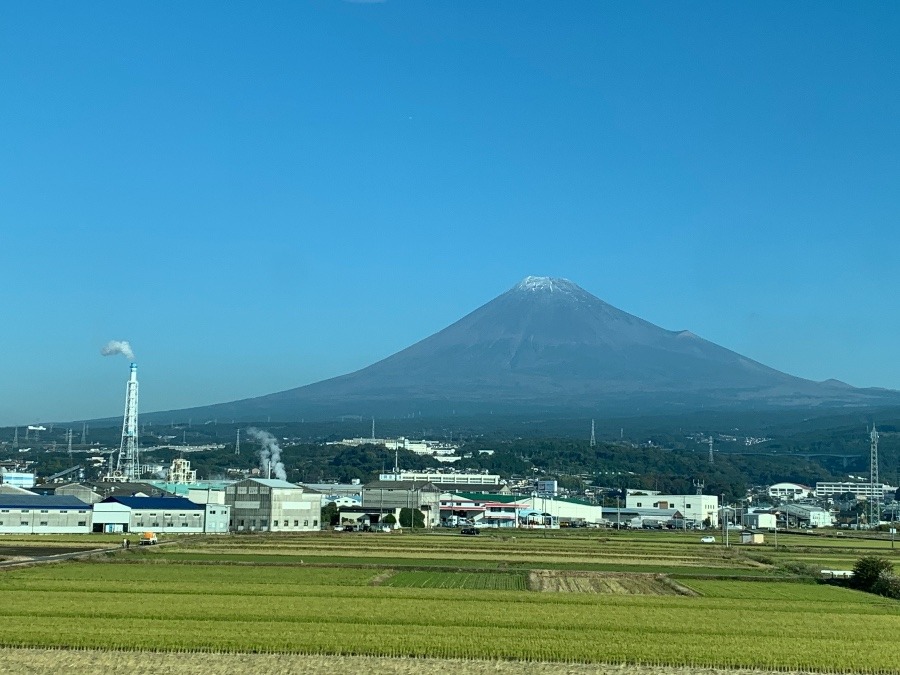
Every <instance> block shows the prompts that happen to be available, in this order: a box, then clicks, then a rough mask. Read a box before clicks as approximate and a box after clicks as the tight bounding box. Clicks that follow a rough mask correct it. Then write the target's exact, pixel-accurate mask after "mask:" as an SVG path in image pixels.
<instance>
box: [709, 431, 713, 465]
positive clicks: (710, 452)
mask: <svg viewBox="0 0 900 675" xmlns="http://www.w3.org/2000/svg"><path fill="white" fill-rule="evenodd" d="M709 463H710V464H712V463H713V437H712V434H710V435H709Z"/></svg>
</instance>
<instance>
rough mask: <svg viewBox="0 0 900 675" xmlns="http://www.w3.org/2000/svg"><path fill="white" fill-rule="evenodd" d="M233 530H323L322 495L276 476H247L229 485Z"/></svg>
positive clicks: (228, 502)
mask: <svg viewBox="0 0 900 675" xmlns="http://www.w3.org/2000/svg"><path fill="white" fill-rule="evenodd" d="M225 504H226V505H228V506H230V507H231V519H230V529H231V531H232V532H310V531H318V530H319V529H321V522H322V495H321V494H319V493H318V492H310V491H308V490H304V489H303V488H302V487H300V486H299V485H294V484H293V483H288V482H287V481H284V480H278V479H274V478H247V479H246V480H242V481H238V482H237V483H235V484H234V485H229V486H228V487H226V488H225Z"/></svg>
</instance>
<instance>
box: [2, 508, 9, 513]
mask: <svg viewBox="0 0 900 675" xmlns="http://www.w3.org/2000/svg"><path fill="white" fill-rule="evenodd" d="M0 513H9V509H3V510H2V511H0Z"/></svg>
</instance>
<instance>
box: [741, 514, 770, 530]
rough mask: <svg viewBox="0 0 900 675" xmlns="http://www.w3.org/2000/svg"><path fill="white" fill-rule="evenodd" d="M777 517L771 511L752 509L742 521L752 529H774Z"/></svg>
mask: <svg viewBox="0 0 900 675" xmlns="http://www.w3.org/2000/svg"><path fill="white" fill-rule="evenodd" d="M777 518H778V516H776V515H775V514H774V513H772V512H770V511H752V512H750V513H745V514H744V515H743V516H742V517H741V523H742V525H743V526H744V527H746V528H748V529H750V530H774V529H775V527H776V525H775V523H776V521H777Z"/></svg>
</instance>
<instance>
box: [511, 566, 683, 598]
mask: <svg viewBox="0 0 900 675" xmlns="http://www.w3.org/2000/svg"><path fill="white" fill-rule="evenodd" d="M528 587H529V588H530V589H531V590H533V591H543V592H557V593H558V592H563V593H603V594H607V595H687V594H689V593H690V591H688V590H687V589H685V590H681V589H680V587H679V586H678V585H676V584H673V583H672V582H670V581H669V580H668V579H666V578H665V577H663V576H662V575H657V574H610V573H602V572H582V571H571V572H560V571H556V570H536V571H533V572H531V573H530V574H529V575H528Z"/></svg>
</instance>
